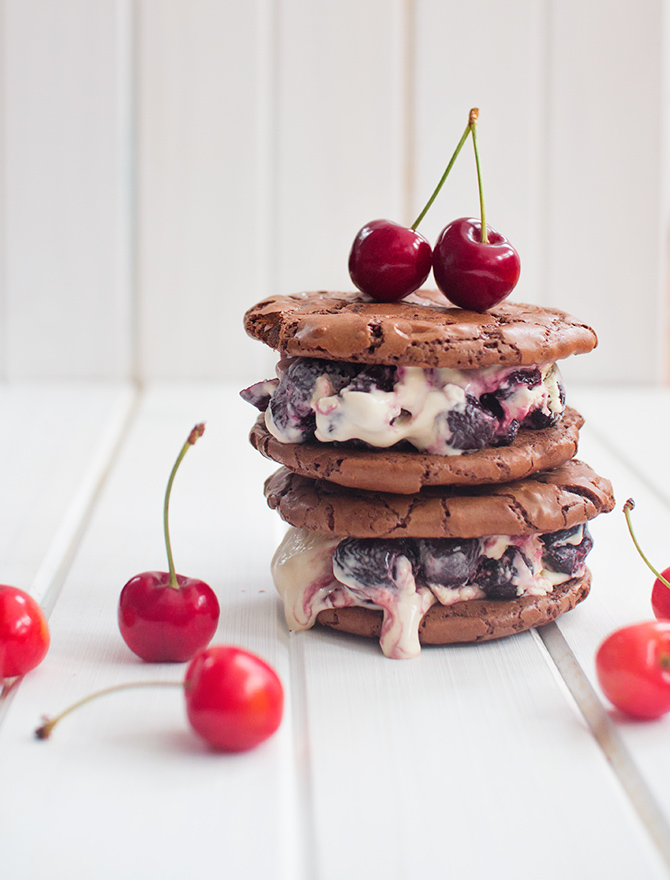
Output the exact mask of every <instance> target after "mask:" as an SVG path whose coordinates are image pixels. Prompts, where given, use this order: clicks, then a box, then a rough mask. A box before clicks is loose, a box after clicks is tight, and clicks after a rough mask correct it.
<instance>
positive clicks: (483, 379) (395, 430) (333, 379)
mask: <svg viewBox="0 0 670 880" xmlns="http://www.w3.org/2000/svg"><path fill="white" fill-rule="evenodd" d="M277 375H278V378H277V379H276V380H267V381H265V382H259V383H257V384H256V385H252V386H251V387H250V388H247V389H245V390H244V391H243V392H242V397H243V398H244V399H245V400H247V401H249V402H250V403H253V404H254V405H255V406H257V407H258V408H259V409H260V410H261V411H265V421H266V425H267V428H268V430H269V431H270V433H271V434H272V435H273V436H274V437H276V438H277V440H279V441H280V442H281V443H305V442H308V441H313V440H317V441H319V442H322V443H332V442H335V443H348V444H352V443H353V444H358V445H361V444H364V445H366V446H372V447H376V448H381V449H386V448H389V447H392V446H396V445H397V444H405V443H407V444H410V445H411V446H412V447H414V448H415V449H418V450H420V451H422V452H428V453H432V454H436V455H460V454H462V453H464V452H471V451H474V450H477V449H482V448H484V447H487V446H502V445H508V444H510V443H511V442H512V441H513V440H514V438H515V437H516V435H517V433H518V431H519V428H521V427H523V428H535V429H540V428H545V427H548V426H549V425H553V424H555V423H556V422H557V421H558V420H559V419H560V417H561V415H562V414H563V410H564V408H565V394H564V390H563V382H562V380H561V375H560V371H559V369H558V367H557V366H556V364H544V365H539V366H528V367H500V366H493V367H486V368H483V369H478V370H457V369H452V368H423V367H392V366H379V365H365V364H351V363H339V362H337V361H328V360H321V359H319V358H292V359H289V360H285V361H280V363H279V364H278V367H277Z"/></svg>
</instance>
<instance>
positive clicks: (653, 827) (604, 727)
mask: <svg viewBox="0 0 670 880" xmlns="http://www.w3.org/2000/svg"><path fill="white" fill-rule="evenodd" d="M533 634H534V635H535V637H536V639H537V640H538V641H539V642H540V643H541V644H542V645H543V646H544V647H545V648H546V651H547V653H548V654H549V657H550V658H551V660H552V661H553V664H554V666H555V668H556V670H557V671H558V674H559V675H560V677H561V679H562V680H563V682H564V683H565V685H566V687H567V688H568V690H569V692H570V694H571V695H572V697H573V699H574V701H575V703H576V704H577V707H578V709H579V711H580V712H581V714H582V715H583V717H584V720H585V721H586V723H587V724H588V726H589V728H590V730H591V733H592V734H593V736H594V738H595V740H596V742H597V743H598V745H599V747H600V748H601V750H602V752H603V754H604V755H605V757H606V758H607V760H608V762H609V764H610V766H611V767H612V769H613V771H614V773H615V775H616V777H617V779H618V780H619V783H620V784H621V786H622V787H623V790H624V792H625V793H626V795H627V796H628V798H629V799H630V802H631V804H632V805H633V808H634V810H635V811H636V813H637V814H638V816H639V817H640V820H641V822H642V824H643V825H644V827H645V828H646V830H647V832H648V834H649V835H650V837H651V839H652V841H653V842H654V844H655V845H656V847H657V848H658V851H659V853H660V854H661V857H662V858H663V860H664V862H665V864H666V866H667V867H668V869H669V870H670V825H668V822H667V821H666V819H665V817H664V816H663V812H662V811H661V809H660V808H659V806H658V804H657V803H656V800H655V799H654V796H653V795H652V793H651V792H650V790H649V788H648V787H647V785H646V783H645V781H644V779H643V778H642V776H641V775H640V772H639V771H638V769H637V767H636V766H635V764H634V763H633V761H632V759H631V757H630V755H629V753H628V750H627V749H626V746H625V745H624V742H623V740H622V739H621V737H620V736H619V732H618V730H617V729H616V725H615V724H614V722H613V721H612V719H611V718H610V717H609V715H608V714H607V711H606V710H605V708H604V706H603V704H602V703H601V702H600V699H599V697H598V694H597V693H596V691H595V689H594V688H593V686H592V685H591V682H590V681H589V680H588V678H587V676H586V675H585V673H584V670H583V669H582V667H581V666H580V665H579V663H578V662H577V659H576V657H575V655H574V654H573V653H572V650H571V648H570V646H569V645H568V643H567V641H566V639H565V637H564V636H563V633H562V632H561V631H560V629H559V628H558V625H557V624H556V623H548V624H546V625H545V626H543V627H540V628H538V629H536V630H533Z"/></svg>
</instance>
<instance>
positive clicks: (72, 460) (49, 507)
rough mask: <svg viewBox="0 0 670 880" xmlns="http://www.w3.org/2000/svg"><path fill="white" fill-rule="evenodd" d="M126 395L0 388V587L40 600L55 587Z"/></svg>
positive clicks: (120, 423) (122, 389) (110, 389)
mask: <svg viewBox="0 0 670 880" xmlns="http://www.w3.org/2000/svg"><path fill="white" fill-rule="evenodd" d="M133 396H134V395H133V391H132V389H131V388H129V387H127V386H123V385H89V384H74V385H72V384H69V385H66V384H60V385H59V384H48V385H44V384H39V383H38V384H32V383H18V384H12V385H0V413H2V417H1V419H0V458H2V461H3V468H2V472H1V474H0V583H9V584H13V585H15V586H17V587H20V588H21V589H24V590H27V591H28V592H30V593H31V594H32V595H34V596H35V598H36V599H37V600H38V601H39V602H44V601H46V600H47V593H48V591H49V589H50V588H51V587H52V586H54V585H56V586H57V584H55V581H57V580H58V579H59V577H60V576H61V574H62V571H61V567H62V565H63V564H65V563H66V562H67V559H68V557H69V554H70V552H71V551H72V550H73V548H74V546H75V545H76V541H77V538H78V535H79V531H80V528H81V527H82V526H84V525H85V523H86V511H87V508H88V506H89V505H90V503H91V502H92V500H93V499H94V497H95V494H96V492H97V490H98V486H99V485H100V483H101V481H102V480H103V479H104V475H105V471H106V467H107V466H108V464H109V460H110V458H111V456H112V454H113V450H114V448H115V445H116V444H117V443H118V441H119V437H120V436H121V435H122V433H123V428H124V425H125V422H126V419H127V418H128V415H129V413H130V411H131V407H132V402H133Z"/></svg>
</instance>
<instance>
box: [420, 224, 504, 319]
mask: <svg viewBox="0 0 670 880" xmlns="http://www.w3.org/2000/svg"><path fill="white" fill-rule="evenodd" d="M481 230H482V224H481V221H480V220H477V219H475V218H473V217H461V218H459V219H458V220H453V221H452V222H451V223H450V224H449V225H448V226H445V228H444V229H443V230H442V232H441V233H440V236H439V238H438V239H437V243H436V244H435V248H434V250H433V275H434V276H435V283H436V284H437V286H438V287H439V288H440V290H441V291H442V293H443V294H444V295H445V296H446V298H447V299H448V300H449V301H450V302H452V303H453V304H454V305H456V306H458V307H459V308H461V309H470V310H472V311H475V312H484V311H486V309H490V308H491V307H492V306H494V305H496V304H497V303H499V302H502V301H503V300H504V299H505V297H507V296H509V294H510V293H511V292H512V290H513V289H514V287H515V286H516V283H517V281H518V280H519V275H520V273H521V261H520V260H519V254H518V253H517V252H516V250H515V249H514V248H513V247H512V245H511V244H510V243H509V242H508V241H507V239H506V238H505V237H504V236H502V235H500V233H499V232H496V231H495V229H492V228H491V227H490V226H487V227H486V232H487V237H488V241H487V242H482V240H481Z"/></svg>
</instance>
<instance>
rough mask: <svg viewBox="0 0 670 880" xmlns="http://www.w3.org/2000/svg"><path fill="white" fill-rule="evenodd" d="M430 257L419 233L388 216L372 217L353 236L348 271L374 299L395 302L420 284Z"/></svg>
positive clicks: (363, 290) (361, 289) (428, 266)
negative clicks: (387, 217)
mask: <svg viewBox="0 0 670 880" xmlns="http://www.w3.org/2000/svg"><path fill="white" fill-rule="evenodd" d="M431 259H432V252H431V248H430V244H429V243H428V241H427V239H425V238H424V237H423V235H421V233H419V232H417V231H416V230H414V229H409V228H408V227H406V226H401V225H400V224H399V223H394V222H393V221H392V220H372V221H371V222H370V223H366V224H365V226H364V227H363V228H362V229H361V230H360V231H359V232H358V234H357V235H356V238H355V239H354V243H353V245H352V247H351V253H350V254H349V275H350V276H351V280H352V281H353V282H354V284H355V285H356V287H357V288H358V289H359V290H360V291H362V292H363V293H366V294H367V295H368V296H371V297H372V298H373V299H375V300H377V301H378V302H395V301H396V300H399V299H402V298H403V297H405V296H407V295H408V294H410V293H412V292H413V291H414V290H418V289H419V287H421V285H422V284H423V282H424V281H425V280H426V278H427V277H428V274H429V272H430V266H431Z"/></svg>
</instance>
